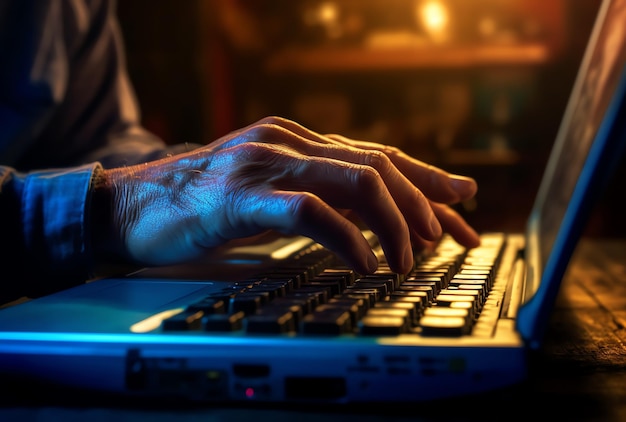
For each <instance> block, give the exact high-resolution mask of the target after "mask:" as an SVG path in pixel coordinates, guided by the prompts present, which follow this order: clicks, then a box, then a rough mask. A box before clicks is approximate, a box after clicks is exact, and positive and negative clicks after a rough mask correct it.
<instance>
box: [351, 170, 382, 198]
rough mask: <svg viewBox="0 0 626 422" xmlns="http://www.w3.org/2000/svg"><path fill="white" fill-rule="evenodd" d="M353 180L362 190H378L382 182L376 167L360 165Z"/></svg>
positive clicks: (354, 173)
mask: <svg viewBox="0 0 626 422" xmlns="http://www.w3.org/2000/svg"><path fill="white" fill-rule="evenodd" d="M353 182H354V185H355V186H356V187H357V189H358V190H360V191H363V192H376V191H378V189H379V187H380V183H381V177H380V173H379V172H378V170H376V169H375V168H374V167H370V166H360V167H358V169H357V171H355V172H353Z"/></svg>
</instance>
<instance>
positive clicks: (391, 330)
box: [358, 315, 408, 336]
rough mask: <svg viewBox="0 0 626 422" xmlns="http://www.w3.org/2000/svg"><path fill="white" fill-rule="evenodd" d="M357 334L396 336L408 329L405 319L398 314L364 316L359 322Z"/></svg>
mask: <svg viewBox="0 0 626 422" xmlns="http://www.w3.org/2000/svg"><path fill="white" fill-rule="evenodd" d="M358 331H359V334H361V335H364V336H397V335H400V334H404V333H406V332H407V331H408V328H407V325H406V321H405V319H404V318H402V317H398V316H380V315H374V316H367V315H366V316H365V317H363V319H362V320H361V321H360V322H359V326H358Z"/></svg>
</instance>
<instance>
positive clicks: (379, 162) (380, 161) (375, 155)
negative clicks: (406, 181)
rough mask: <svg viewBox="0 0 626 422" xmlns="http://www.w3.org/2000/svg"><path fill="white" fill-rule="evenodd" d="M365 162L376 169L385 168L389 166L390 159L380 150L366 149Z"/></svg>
mask: <svg viewBox="0 0 626 422" xmlns="http://www.w3.org/2000/svg"><path fill="white" fill-rule="evenodd" d="M367 157H368V159H367V164H368V165H370V166H372V167H374V168H376V169H377V170H379V171H380V170H386V169H388V168H389V167H390V166H391V160H390V159H389V157H388V156H387V155H386V154H385V153H384V152H382V151H377V150H374V151H368V155H367Z"/></svg>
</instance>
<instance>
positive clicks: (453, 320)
mask: <svg viewBox="0 0 626 422" xmlns="http://www.w3.org/2000/svg"><path fill="white" fill-rule="evenodd" d="M420 328H421V334H422V335H423V336H447V337H460V336H462V335H464V334H466V330H467V328H466V325H465V320H464V319H463V318H461V317H440V316H430V315H429V316H423V317H422V318H421V319H420Z"/></svg>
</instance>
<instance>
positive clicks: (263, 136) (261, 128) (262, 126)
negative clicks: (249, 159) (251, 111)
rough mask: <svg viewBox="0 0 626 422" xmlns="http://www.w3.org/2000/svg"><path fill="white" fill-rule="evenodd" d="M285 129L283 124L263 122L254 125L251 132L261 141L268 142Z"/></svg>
mask: <svg viewBox="0 0 626 422" xmlns="http://www.w3.org/2000/svg"><path fill="white" fill-rule="evenodd" d="M283 131H284V129H283V128H282V126H280V125H278V124H276V123H272V122H263V123H259V124H257V125H255V126H253V127H252V128H251V129H250V132H249V133H250V134H251V135H253V136H254V138H255V139H256V140H257V141H259V142H268V141H274V140H275V139H276V137H277V136H279V135H282V133H283Z"/></svg>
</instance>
